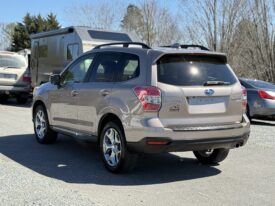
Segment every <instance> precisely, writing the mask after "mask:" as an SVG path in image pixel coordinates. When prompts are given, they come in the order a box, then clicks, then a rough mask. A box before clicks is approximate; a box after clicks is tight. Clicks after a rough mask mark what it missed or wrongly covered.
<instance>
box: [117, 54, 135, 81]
mask: <svg viewBox="0 0 275 206" xmlns="http://www.w3.org/2000/svg"><path fill="white" fill-rule="evenodd" d="M139 73H140V68H139V57H138V56H137V55H134V54H123V53H122V54H121V58H120V61H119V65H118V67H117V73H116V76H117V78H116V81H118V82H121V81H128V80H130V79H134V78H136V77H138V76H139Z"/></svg>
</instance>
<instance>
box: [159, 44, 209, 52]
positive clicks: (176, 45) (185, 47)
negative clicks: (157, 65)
mask: <svg viewBox="0 0 275 206" xmlns="http://www.w3.org/2000/svg"><path fill="white" fill-rule="evenodd" d="M162 47H171V48H177V49H188V48H190V47H191V48H199V49H201V50H205V51H209V49H208V48H206V47H204V46H202V45H196V44H179V43H175V44H172V45H168V46H162Z"/></svg>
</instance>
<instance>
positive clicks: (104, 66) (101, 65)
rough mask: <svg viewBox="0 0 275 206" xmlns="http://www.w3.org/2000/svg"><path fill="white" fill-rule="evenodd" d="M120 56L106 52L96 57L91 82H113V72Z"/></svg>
mask: <svg viewBox="0 0 275 206" xmlns="http://www.w3.org/2000/svg"><path fill="white" fill-rule="evenodd" d="M119 59H120V54H119V53H116V52H106V53H101V54H99V55H98V57H97V60H96V63H95V65H94V67H93V72H92V76H91V78H90V81H92V82H112V81H114V72H115V70H116V68H117V66H118V62H119Z"/></svg>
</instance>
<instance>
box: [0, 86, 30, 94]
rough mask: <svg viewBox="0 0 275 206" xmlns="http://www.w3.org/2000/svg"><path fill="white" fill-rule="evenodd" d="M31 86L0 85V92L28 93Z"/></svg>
mask: <svg viewBox="0 0 275 206" xmlns="http://www.w3.org/2000/svg"><path fill="white" fill-rule="evenodd" d="M30 92H31V86H30V85H26V86H3V85H0V94H1V93H2V94H18V93H30Z"/></svg>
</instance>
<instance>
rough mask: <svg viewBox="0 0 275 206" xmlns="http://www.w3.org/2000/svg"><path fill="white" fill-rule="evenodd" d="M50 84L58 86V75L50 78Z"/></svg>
mask: <svg viewBox="0 0 275 206" xmlns="http://www.w3.org/2000/svg"><path fill="white" fill-rule="evenodd" d="M50 82H51V84H53V85H58V86H59V85H60V75H59V74H52V75H51V76H50Z"/></svg>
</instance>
